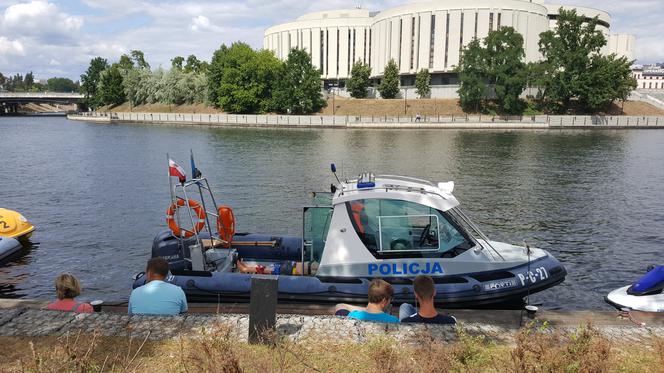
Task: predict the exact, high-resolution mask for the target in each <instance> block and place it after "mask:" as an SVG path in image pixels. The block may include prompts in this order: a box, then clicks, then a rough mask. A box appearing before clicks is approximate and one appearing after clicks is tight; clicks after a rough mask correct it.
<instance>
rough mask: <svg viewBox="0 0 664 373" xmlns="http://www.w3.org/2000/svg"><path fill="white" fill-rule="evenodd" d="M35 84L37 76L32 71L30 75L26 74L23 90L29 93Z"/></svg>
mask: <svg viewBox="0 0 664 373" xmlns="http://www.w3.org/2000/svg"><path fill="white" fill-rule="evenodd" d="M34 84H35V76H34V75H33V74H32V71H30V72H29V73H27V74H25V78H24V79H23V88H24V89H25V90H26V91H29V90H31V89H32V86H33V85H34Z"/></svg>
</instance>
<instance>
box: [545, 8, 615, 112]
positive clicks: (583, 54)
mask: <svg viewBox="0 0 664 373" xmlns="http://www.w3.org/2000/svg"><path fill="white" fill-rule="evenodd" d="M558 13H559V14H558V20H557V27H556V28H555V29H553V30H549V31H546V32H543V33H542V34H541V35H540V41H539V50H540V52H541V53H542V55H543V56H544V62H543V65H542V66H543V67H544V68H545V70H543V73H544V75H543V76H542V77H541V79H540V80H539V83H540V84H541V86H540V93H539V96H540V97H541V98H542V100H543V101H545V102H546V103H547V104H548V105H549V106H551V107H553V108H554V109H556V110H558V111H564V110H566V109H568V108H569V107H570V102H571V101H572V99H574V98H576V97H579V96H582V95H584V91H587V90H590V91H594V88H593V85H594V83H593V82H590V76H591V75H592V72H591V69H592V68H593V59H594V58H595V57H597V56H599V55H600V51H601V49H602V47H604V46H605V45H606V39H605V38H604V35H603V34H602V32H601V31H599V30H597V28H596V27H597V24H598V22H599V20H598V18H597V17H595V18H593V19H586V18H585V17H583V16H579V15H577V13H576V10H574V9H573V10H570V11H567V10H564V9H563V8H560V10H559V12H558ZM595 65H597V64H595ZM588 84H590V86H589V85H588Z"/></svg>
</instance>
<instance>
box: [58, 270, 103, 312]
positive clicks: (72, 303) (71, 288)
mask: <svg viewBox="0 0 664 373" xmlns="http://www.w3.org/2000/svg"><path fill="white" fill-rule="evenodd" d="M55 294H56V296H57V298H58V300H56V301H55V302H53V303H51V304H49V305H48V306H46V308H47V309H49V310H53V311H70V312H78V313H92V312H94V311H93V309H92V306H91V305H90V304H89V303H83V302H78V301H76V299H75V298H76V297H77V296H79V295H81V282H80V281H78V279H77V278H76V277H75V276H74V275H72V274H70V273H63V274H61V275H60V276H58V277H57V278H56V279H55Z"/></svg>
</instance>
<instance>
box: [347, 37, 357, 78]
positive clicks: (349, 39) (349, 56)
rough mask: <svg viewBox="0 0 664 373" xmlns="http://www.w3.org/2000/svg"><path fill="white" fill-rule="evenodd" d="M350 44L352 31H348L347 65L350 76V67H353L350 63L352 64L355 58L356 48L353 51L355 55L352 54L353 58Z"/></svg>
mask: <svg viewBox="0 0 664 373" xmlns="http://www.w3.org/2000/svg"><path fill="white" fill-rule="evenodd" d="M350 43H351V33H350V29H348V63H347V65H348V73H349V74H350V66H351V64H350V63H351V59H352V58H355V47H353V51H352V52H353V53H352V56H351V46H350ZM353 44H354V43H353Z"/></svg>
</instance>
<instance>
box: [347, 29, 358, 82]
mask: <svg viewBox="0 0 664 373" xmlns="http://www.w3.org/2000/svg"><path fill="white" fill-rule="evenodd" d="M356 36H357V33H356V32H355V29H353V58H352V60H351V62H352V63H355V37H356ZM349 65H351V64H349ZM348 71H349V72H350V68H348Z"/></svg>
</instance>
